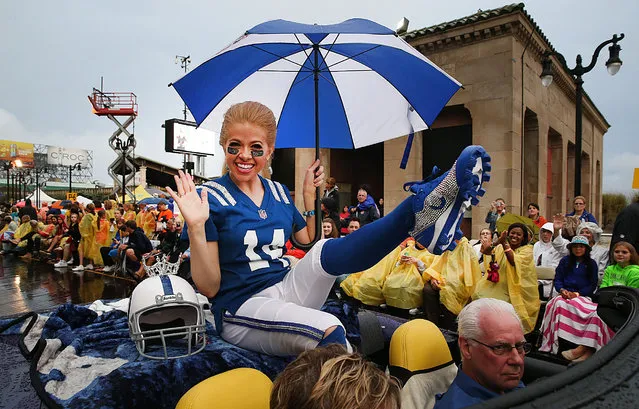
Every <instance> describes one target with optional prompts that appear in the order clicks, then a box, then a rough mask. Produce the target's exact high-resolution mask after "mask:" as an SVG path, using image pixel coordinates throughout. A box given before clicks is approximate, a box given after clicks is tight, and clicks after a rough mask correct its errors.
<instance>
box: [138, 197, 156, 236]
mask: <svg viewBox="0 0 639 409" xmlns="http://www.w3.org/2000/svg"><path fill="white" fill-rule="evenodd" d="M139 206H140V211H139V212H138V215H137V216H136V217H135V224H137V225H138V226H140V227H141V228H142V230H144V234H145V235H146V237H148V238H149V239H152V238H153V235H154V234H155V223H156V222H155V215H154V214H153V212H152V211H150V210H149V208H148V206H147V205H146V204H145V203H140V204H139Z"/></svg>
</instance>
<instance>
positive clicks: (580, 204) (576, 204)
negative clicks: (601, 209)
mask: <svg viewBox="0 0 639 409" xmlns="http://www.w3.org/2000/svg"><path fill="white" fill-rule="evenodd" d="M583 205H585V203H579V202H575V206H583Z"/></svg>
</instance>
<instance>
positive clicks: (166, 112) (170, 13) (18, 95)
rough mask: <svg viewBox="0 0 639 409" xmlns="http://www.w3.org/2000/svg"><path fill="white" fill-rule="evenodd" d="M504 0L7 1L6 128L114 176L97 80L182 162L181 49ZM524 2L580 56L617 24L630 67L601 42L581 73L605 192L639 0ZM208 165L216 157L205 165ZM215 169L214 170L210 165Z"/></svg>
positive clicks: (627, 128)
mask: <svg viewBox="0 0 639 409" xmlns="http://www.w3.org/2000/svg"><path fill="white" fill-rule="evenodd" d="M506 4H508V3H507V2H506V1H494V0H456V1H432V0H419V1H413V0H410V1H409V0H404V1H391V0H387V1H379V0H350V1H343V0H339V1H334V0H325V1H322V2H318V1H312V2H311V1H305V0H297V1H292V0H290V1H289V0H286V1H264V0H261V1H255V0H245V1H241V0H240V1H191V0H182V1H160V0H155V1H147V0H136V1H130V0H127V1H113V0H112V1H106V2H94V1H86V0H82V1H78V0H62V1H56V2H52V1H35V2H31V1H24V2H19V1H8V0H3V1H0V38H1V39H2V40H1V41H0V78H1V80H0V139H10V140H18V141H26V142H33V143H42V144H48V145H56V146H64V147H76V148H82V149H92V150H93V152H94V178H95V179H98V180H101V181H104V182H108V183H109V184H110V183H111V181H110V178H109V177H108V175H107V172H106V168H107V166H108V164H109V163H111V162H112V161H113V160H114V159H115V153H114V152H112V151H111V149H110V148H109V147H108V145H107V140H108V138H109V137H110V136H111V133H112V132H113V131H114V130H115V126H114V124H113V123H111V121H109V120H107V119H106V118H104V117H97V116H95V115H93V114H92V113H91V107H90V104H89V102H88V100H87V95H89V93H90V92H91V89H92V87H96V88H99V86H100V76H104V83H105V90H108V91H132V92H135V93H136V94H137V96H138V103H139V107H140V108H139V109H140V114H139V117H138V119H137V120H136V122H135V135H136V138H137V141H138V145H137V149H136V154H137V155H141V156H146V157H149V158H153V159H156V160H159V161H163V162H165V163H167V164H171V165H175V166H179V165H180V163H181V155H177V154H169V153H165V152H164V133H163V129H161V125H162V123H163V122H164V120H165V119H168V118H175V117H177V118H181V116H182V113H181V110H182V103H181V100H180V98H179V97H178V95H177V93H176V92H175V90H173V89H172V88H169V87H167V84H168V83H170V82H172V81H174V80H176V79H178V78H179V77H180V76H181V71H180V66H179V65H177V64H175V56H176V55H178V54H179V55H190V56H191V59H192V65H191V68H195V67H196V66H197V65H199V64H200V63H201V62H203V61H204V60H206V59H207V58H209V57H210V56H212V55H213V54H215V53H216V52H217V51H219V50H220V49H222V48H223V47H224V46H226V45H228V44H229V43H230V42H232V41H233V40H235V39H236V38H237V37H238V36H239V35H240V34H242V33H243V32H244V31H246V30H247V29H248V28H251V27H253V26H254V25H256V24H259V23H261V22H264V21H267V20H272V19H278V18H282V19H286V20H293V21H298V22H303V23H318V24H331V23H337V22H340V21H343V20H346V19H349V18H354V17H362V18H368V19H371V20H374V21H377V22H378V23H381V24H383V25H386V26H388V27H391V28H394V27H395V25H396V23H397V21H398V20H399V19H401V17H406V18H408V19H409V20H410V29H411V30H414V29H419V28H423V27H426V26H430V25H434V24H438V23H442V22H445V21H450V20H454V19H456V18H459V17H462V16H467V15H471V14H473V13H475V12H476V11H477V9H478V8H482V9H483V10H488V9H492V8H496V7H501V6H504V5H506ZM526 10H527V11H528V13H529V14H530V15H531V16H532V17H533V19H534V20H535V21H536V22H537V24H538V25H539V27H540V28H541V29H542V31H543V32H544V33H545V34H546V36H547V37H548V39H549V40H550V41H551V43H552V44H553V45H554V47H555V48H556V49H557V50H558V51H560V52H561V53H563V54H564V55H565V56H566V59H567V60H568V63H569V66H571V67H572V66H574V61H575V57H576V55H577V54H578V53H581V54H582V55H583V56H584V60H585V61H584V62H585V63H586V64H587V63H588V62H589V61H590V58H591V56H592V53H593V51H594V49H595V47H596V46H597V45H598V44H599V43H601V42H602V41H604V40H607V39H609V38H610V37H611V36H612V34H614V33H621V32H623V33H625V34H626V38H625V39H624V40H623V41H622V42H621V43H620V45H621V47H622V51H621V59H622V60H623V63H624V64H623V67H622V69H621V71H620V72H619V73H618V74H617V75H616V76H615V77H610V76H609V75H608V74H607V72H606V69H605V66H604V62H605V61H606V59H607V57H608V52H607V50H604V51H603V52H602V55H601V56H600V58H599V62H598V65H597V67H596V68H595V69H594V70H593V71H591V72H590V73H589V74H587V75H586V76H584V81H585V84H584V88H585V89H586V91H587V92H588V94H589V95H590V97H591V98H592V99H593V100H594V102H595V104H596V105H597V107H598V108H599V110H600V111H601V112H602V113H603V115H604V116H605V117H606V119H607V120H608V122H609V123H610V124H611V125H612V126H611V128H610V130H609V131H608V133H607V134H606V135H605V136H604V177H603V179H604V182H603V183H604V185H603V188H604V191H605V192H616V191H618V192H629V191H630V190H631V189H630V187H631V180H632V169H633V168H635V167H639V141H638V138H637V136H636V135H637V133H636V132H637V129H639V110H638V107H639V104H638V103H637V98H638V96H639V87H638V86H637V81H638V80H637V78H639V47H638V39H639V30H638V29H637V18H638V16H639V2H637V1H636V0H625V1H615V0H609V1H605V2H604V1H583V0H582V1H572V0H571V1H567V0H560V1H556V0H554V1H547V0H535V1H530V2H528V3H526ZM211 167H212V164H209V169H210V168H211ZM209 172H210V173H212V172H213V171H212V169H210V170H209Z"/></svg>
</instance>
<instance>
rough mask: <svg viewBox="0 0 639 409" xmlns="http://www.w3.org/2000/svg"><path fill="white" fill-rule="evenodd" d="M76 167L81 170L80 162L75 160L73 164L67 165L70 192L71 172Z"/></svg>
mask: <svg viewBox="0 0 639 409" xmlns="http://www.w3.org/2000/svg"><path fill="white" fill-rule="evenodd" d="M76 169H77V170H82V163H80V162H77V163H75V164H73V165H69V193H71V192H72V190H71V175H72V172H73V171H74V170H76Z"/></svg>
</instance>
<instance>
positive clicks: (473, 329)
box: [435, 298, 531, 409]
mask: <svg viewBox="0 0 639 409" xmlns="http://www.w3.org/2000/svg"><path fill="white" fill-rule="evenodd" d="M457 321H458V323H459V327H458V331H459V339H458V343H459V350H460V352H461V355H462V365H461V367H460V370H459V371H458V372H457V376H456V377H455V380H454V381H453V383H452V384H451V386H450V388H449V389H448V391H447V392H446V393H445V394H443V395H442V396H439V397H438V401H437V403H436V404H435V409H458V408H464V407H466V406H471V405H474V404H476V403H480V402H483V401H485V400H488V399H492V398H495V397H497V396H500V395H502V394H504V393H507V392H510V391H512V390H515V389H520V388H523V387H524V384H523V383H522V382H521V377H522V376H523V374H524V355H526V354H527V353H528V352H530V349H531V345H530V344H529V343H528V342H526V340H525V338H524V330H523V327H522V325H521V320H520V319H519V317H518V316H517V313H516V312H515V309H514V308H513V306H512V305H510V304H509V303H507V302H505V301H501V300H496V299H494V298H481V299H478V300H475V301H473V302H471V303H470V304H468V305H467V306H466V307H464V309H462V311H461V312H460V313H459V316H458V318H457Z"/></svg>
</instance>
